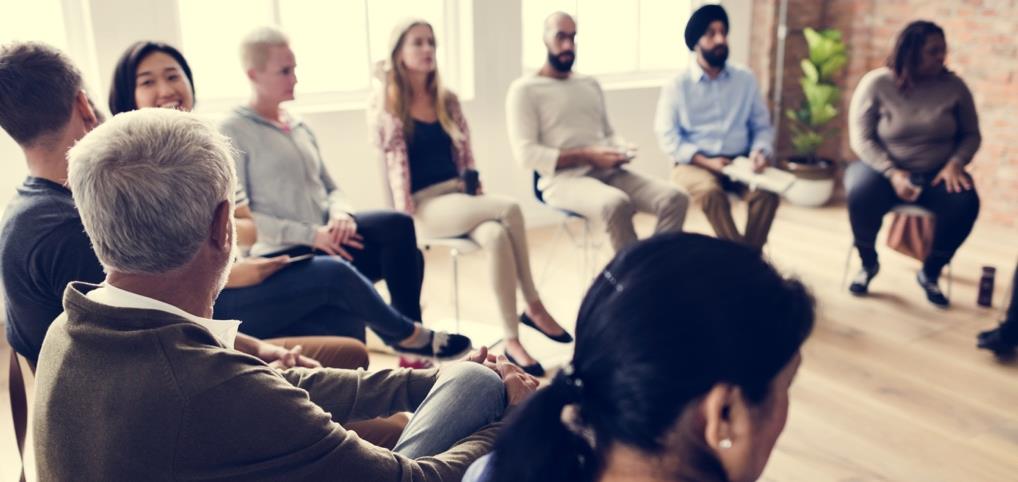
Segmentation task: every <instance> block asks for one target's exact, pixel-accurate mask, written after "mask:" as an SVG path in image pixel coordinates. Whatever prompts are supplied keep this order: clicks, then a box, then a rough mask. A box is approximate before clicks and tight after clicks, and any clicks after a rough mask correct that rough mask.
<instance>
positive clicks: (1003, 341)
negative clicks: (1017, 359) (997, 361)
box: [977, 323, 1018, 358]
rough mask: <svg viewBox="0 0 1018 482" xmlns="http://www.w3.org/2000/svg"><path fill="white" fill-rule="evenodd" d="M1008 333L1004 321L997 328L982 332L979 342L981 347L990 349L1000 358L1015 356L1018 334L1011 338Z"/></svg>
mask: <svg viewBox="0 0 1018 482" xmlns="http://www.w3.org/2000/svg"><path fill="white" fill-rule="evenodd" d="M1006 335H1007V333H1005V332H1004V324H1003V323H1002V324H1001V325H1000V326H998V327H997V328H994V329H992V330H987V331H984V332H982V333H980V334H979V338H978V339H977V343H978V346H979V348H982V349H984V350H990V351H992V352H993V354H994V355H996V356H998V357H1000V358H1005V357H1009V356H1013V355H1014V354H1015V349H1018V336H1012V337H1010V338H1011V339H1009V338H1008V337H1007V336H1006Z"/></svg>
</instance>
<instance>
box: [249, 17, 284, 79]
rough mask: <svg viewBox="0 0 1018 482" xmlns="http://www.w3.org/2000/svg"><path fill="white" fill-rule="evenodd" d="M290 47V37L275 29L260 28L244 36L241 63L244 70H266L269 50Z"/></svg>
mask: <svg viewBox="0 0 1018 482" xmlns="http://www.w3.org/2000/svg"><path fill="white" fill-rule="evenodd" d="M288 45H290V37H287V36H286V34H285V33H283V31H282V30H279V29H277V28H275V27H258V28H256V29H254V30H252V31H251V32H250V33H248V34H247V35H245V36H244V40H243V41H241V43H240V62H241V65H243V66H244V70H248V69H255V70H261V69H263V68H265V63H266V62H268V61H269V49H270V48H272V47H286V46H288Z"/></svg>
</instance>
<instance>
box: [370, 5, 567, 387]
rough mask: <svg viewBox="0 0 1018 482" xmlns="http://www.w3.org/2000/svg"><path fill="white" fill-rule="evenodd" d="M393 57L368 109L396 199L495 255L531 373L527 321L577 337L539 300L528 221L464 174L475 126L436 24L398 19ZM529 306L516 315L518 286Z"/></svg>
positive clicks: (495, 275)
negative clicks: (522, 328) (451, 76)
mask: <svg viewBox="0 0 1018 482" xmlns="http://www.w3.org/2000/svg"><path fill="white" fill-rule="evenodd" d="M390 46H391V49H390V50H389V52H390V56H389V58H388V59H387V60H386V61H385V62H384V65H383V66H382V68H381V69H380V73H381V74H382V75H383V76H384V77H383V82H382V84H383V86H382V88H380V89H378V91H376V92H375V94H374V95H373V96H372V99H371V103H370V107H369V109H368V116H369V119H368V121H369V124H370V125H371V129H370V130H371V134H372V136H373V141H374V144H375V145H376V146H377V147H378V149H379V150H380V151H381V155H382V157H383V158H384V160H385V164H386V167H387V171H388V176H387V178H388V182H389V189H390V191H391V192H392V199H393V206H394V207H395V208H396V209H399V210H402V211H404V212H406V213H408V214H412V215H413V216H414V220H415V222H416V225H417V229H418V231H419V232H420V234H421V235H422V236H424V237H452V236H464V235H465V236H469V237H470V238H471V239H473V240H474V241H476V242H477V243H478V244H480V245H481V246H483V247H484V248H485V250H486V251H487V252H488V255H489V257H490V259H491V277H492V282H493V284H494V288H495V294H496V296H497V298H498V301H499V309H500V313H501V317H502V322H503V324H504V327H505V336H506V355H507V356H508V357H509V358H510V360H512V361H514V362H515V363H517V364H519V365H520V366H522V367H523V368H524V369H525V370H526V371H527V372H528V373H531V374H534V375H537V376H540V375H542V374H543V373H544V369H543V367H541V364H540V363H539V362H537V360H535V359H534V358H533V357H531V356H530V354H528V353H527V351H526V349H525V348H524V347H523V345H522V344H520V340H519V335H518V324H519V322H523V323H524V324H527V325H529V326H531V327H534V328H535V329H537V330H538V331H540V332H542V333H543V334H545V335H546V336H548V337H549V338H551V339H553V340H556V341H560V342H563V343H568V342H570V341H572V337H571V336H570V335H569V334H568V333H567V332H566V331H565V330H564V329H563V328H562V327H561V326H559V324H558V323H557V322H556V321H555V319H554V318H553V317H552V316H551V315H550V314H549V313H548V311H547V310H546V309H545V307H544V305H543V304H542V303H541V297H540V295H539V294H538V293H537V289H536V287H535V285H534V279H533V276H532V275H531V271H530V256H529V254H528V249H527V237H526V228H525V226H524V223H523V215H522V213H521V212H520V207H519V205H518V204H517V203H516V201H515V200H513V199H510V198H507V197H504V196H497V195H489V194H483V188H482V187H481V186H480V182H479V181H478V182H477V183H476V184H477V188H476V191H475V192H474V193H472V194H468V193H467V188H466V184H467V183H465V182H464V181H463V179H464V174H465V173H468V171H471V170H473V169H474V158H473V154H472V152H471V149H470V129H469V127H468V126H467V122H466V119H465V118H464V117H463V111H462V109H461V108H460V103H459V100H458V99H457V98H456V95H455V94H454V93H452V92H451V91H449V90H446V89H444V88H443V87H442V84H441V81H440V78H439V75H438V70H437V65H436V62H435V35H434V30H433V29H432V27H431V25H430V24H429V23H428V22H426V21H423V20H419V19H412V20H407V21H405V22H404V23H402V24H400V25H398V26H397V27H396V28H395V29H394V30H393V34H392V37H391V42H390ZM517 287H519V290H520V292H521V293H522V294H523V298H524V299H525V300H526V303H527V306H526V309H525V310H524V312H523V314H521V315H517V311H516V288H517Z"/></svg>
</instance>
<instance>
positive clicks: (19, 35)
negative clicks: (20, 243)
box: [0, 0, 102, 211]
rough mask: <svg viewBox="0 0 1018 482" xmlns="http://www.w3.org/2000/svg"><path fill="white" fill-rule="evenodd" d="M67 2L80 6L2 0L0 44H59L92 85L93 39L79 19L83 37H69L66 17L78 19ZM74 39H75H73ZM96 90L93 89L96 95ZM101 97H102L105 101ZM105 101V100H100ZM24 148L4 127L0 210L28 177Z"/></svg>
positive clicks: (0, 136)
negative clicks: (86, 36) (66, 12)
mask: <svg viewBox="0 0 1018 482" xmlns="http://www.w3.org/2000/svg"><path fill="white" fill-rule="evenodd" d="M65 3H67V4H68V5H69V6H70V7H75V8H77V7H79V5H78V4H77V3H75V2H65V1H63V0H33V1H31V2H25V1H22V0H0V12H2V13H0V45H3V44H7V43H9V42H12V41H20V42H28V41H33V42H43V43H46V44H49V45H52V46H53V47H56V48H58V49H60V50H61V51H63V52H64V53H66V54H67V55H68V56H69V57H70V58H71V60H72V61H74V63H75V64H76V65H77V66H78V68H79V69H80V70H81V71H82V75H83V77H84V79H85V83H86V84H87V85H90V86H94V85H97V84H95V82H94V80H95V78H96V76H95V70H94V68H93V66H94V59H93V57H91V55H90V50H89V46H90V45H91V42H90V38H84V37H85V34H84V32H85V28H86V27H87V25H85V24H86V22H84V21H81V22H76V25H72V29H71V30H70V32H71V33H72V34H74V33H77V32H79V31H80V32H82V35H81V38H79V36H78V35H73V36H69V35H68V34H69V30H68V28H67V25H66V24H65V22H64V19H65V18H74V17H72V16H71V15H70V13H78V12H77V11H73V12H68V14H67V15H65V5H64V4H65ZM69 37H70V38H73V39H74V40H75V41H73V42H72V41H71V40H69ZM94 94H95V92H93V95H94ZM101 99H102V98H101V97H99V100H100V101H101ZM100 103H101V102H100ZM22 157H23V156H22V154H21V149H20V148H19V147H18V145H17V144H16V143H15V142H14V139H11V138H10V136H8V135H7V133H6V132H4V131H3V130H0V159H4V162H2V163H0V179H3V181H2V183H0V211H2V210H3V209H4V207H5V206H6V203H7V202H8V200H10V198H11V197H12V196H13V195H14V191H15V188H16V186H17V185H18V184H20V183H21V181H22V180H23V179H24V178H25V175H26V174H27V173H28V170H27V168H26V166H25V163H24V161H23V160H22Z"/></svg>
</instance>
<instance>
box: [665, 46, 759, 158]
mask: <svg viewBox="0 0 1018 482" xmlns="http://www.w3.org/2000/svg"><path fill="white" fill-rule="evenodd" d="M654 133H655V134H656V135H657V140H658V145H659V146H660V147H661V150H662V151H664V153H665V154H666V155H667V156H668V157H669V158H670V159H671V160H672V162H674V163H676V164H678V163H684V164H688V163H689V162H690V161H691V160H692V159H693V155H694V154H696V153H698V152H699V153H702V154H704V155H706V156H729V157H734V156H739V155H746V154H749V153H751V152H753V151H756V150H758V149H759V150H762V151H763V152H764V153H765V154H766V155H767V156H768V157H770V156H771V153H772V152H773V150H774V127H773V126H772V125H771V119H770V113H768V112H767V106H766V104H764V100H763V97H762V96H761V95H760V88H759V87H758V86H757V84H756V79H755V78H753V73H752V72H750V71H749V70H746V69H745V68H742V67H738V66H734V65H730V64H729V65H727V66H726V67H725V69H724V70H722V71H721V74H720V75H718V77H717V78H716V79H711V78H710V77H708V76H707V74H706V73H705V72H704V71H703V69H702V68H700V66H699V65H697V64H696V62H695V61H694V62H691V63H690V66H689V67H688V68H687V69H686V70H683V71H682V72H680V73H679V74H678V75H677V76H676V77H675V78H674V79H672V80H671V81H669V82H668V83H667V84H665V85H664V87H662V88H661V97H660V98H659V99H658V103H657V113H656V115H655V116H654Z"/></svg>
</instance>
